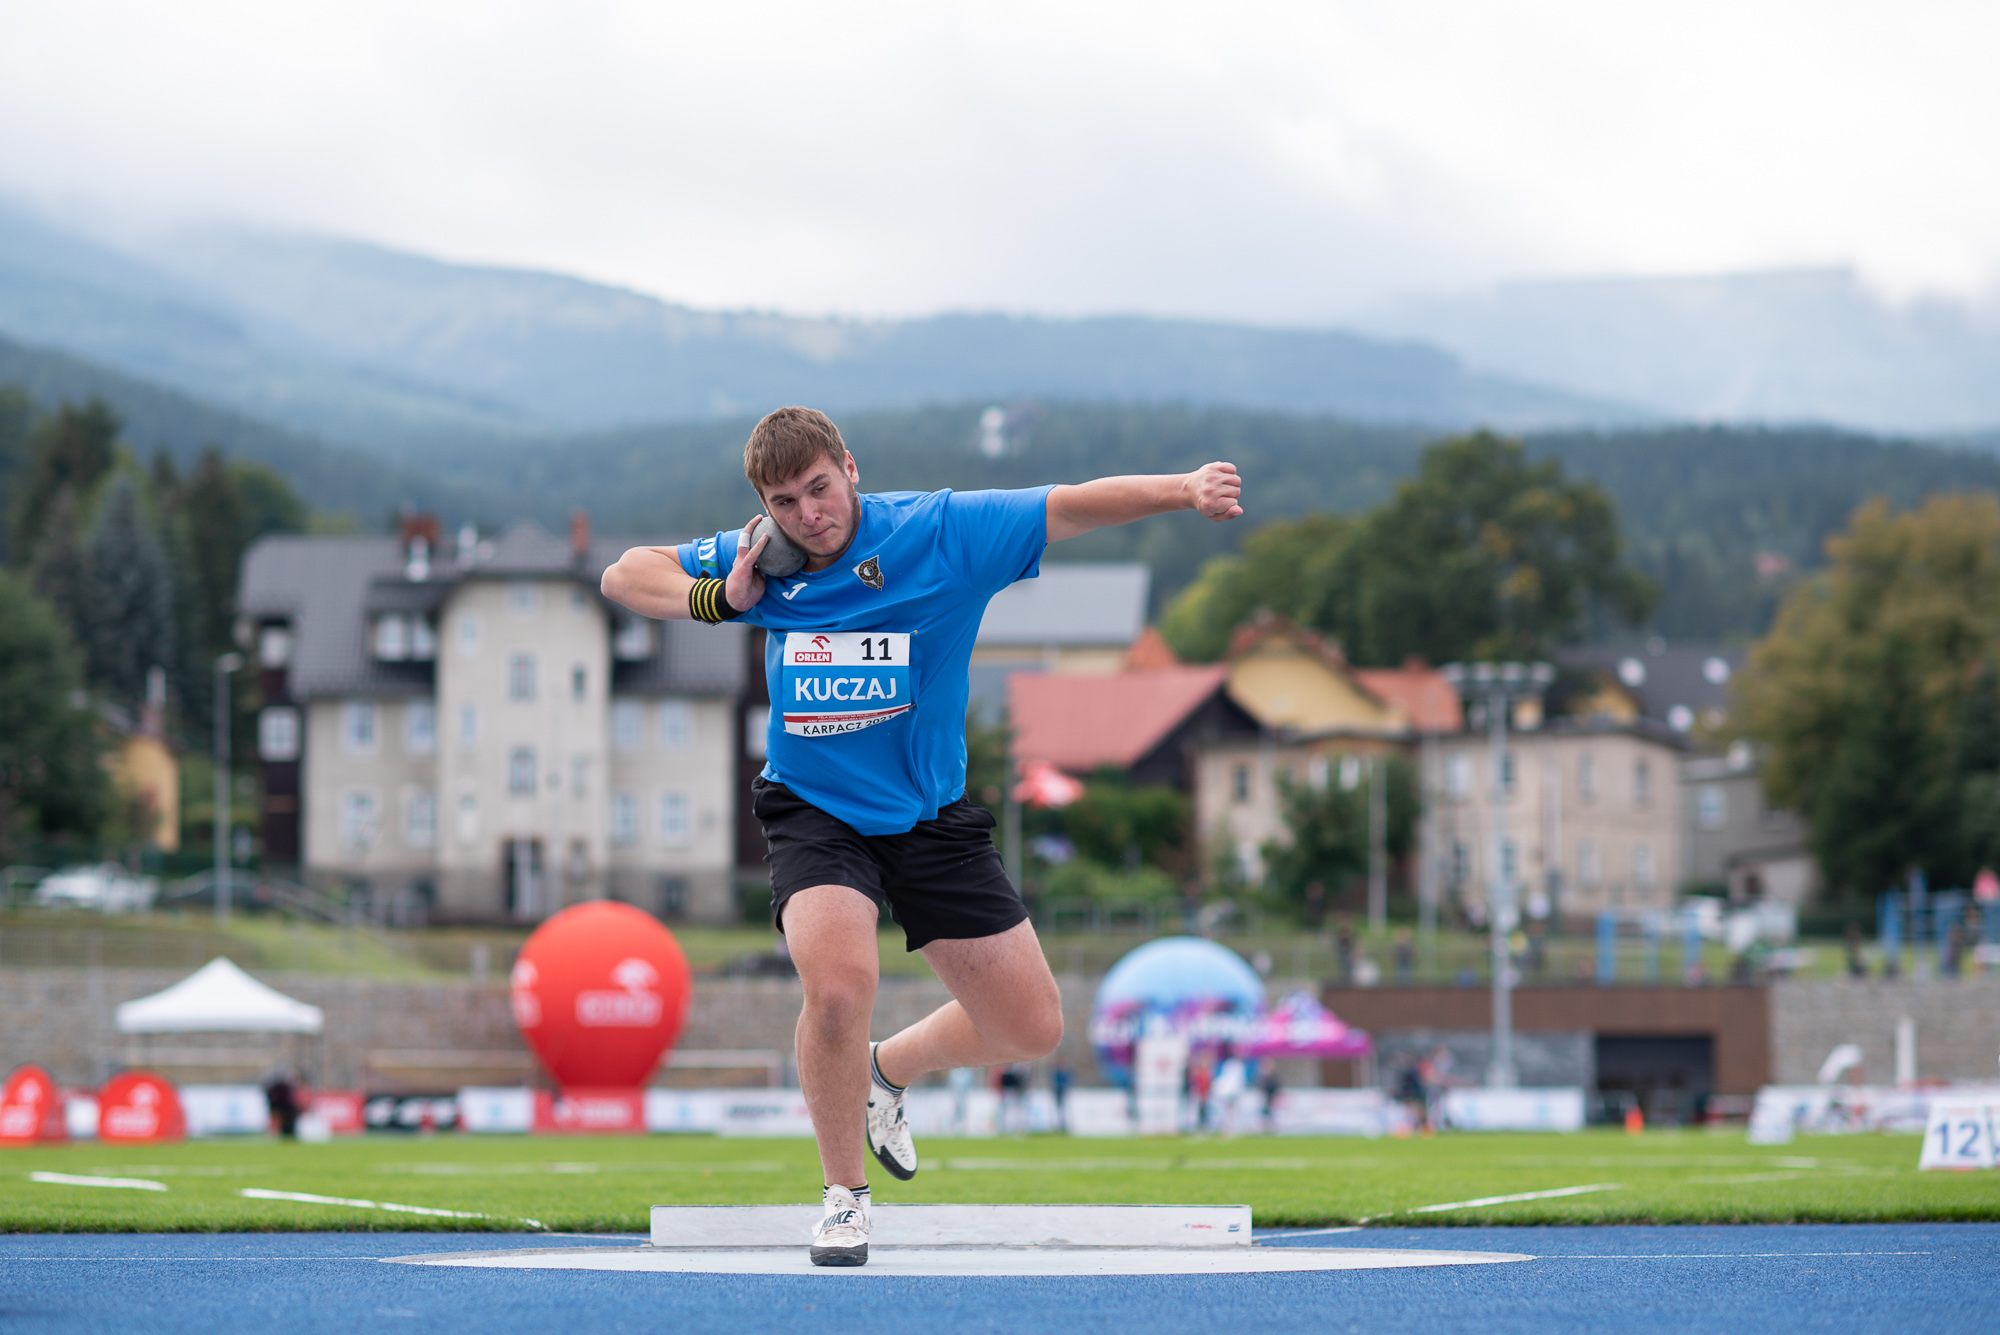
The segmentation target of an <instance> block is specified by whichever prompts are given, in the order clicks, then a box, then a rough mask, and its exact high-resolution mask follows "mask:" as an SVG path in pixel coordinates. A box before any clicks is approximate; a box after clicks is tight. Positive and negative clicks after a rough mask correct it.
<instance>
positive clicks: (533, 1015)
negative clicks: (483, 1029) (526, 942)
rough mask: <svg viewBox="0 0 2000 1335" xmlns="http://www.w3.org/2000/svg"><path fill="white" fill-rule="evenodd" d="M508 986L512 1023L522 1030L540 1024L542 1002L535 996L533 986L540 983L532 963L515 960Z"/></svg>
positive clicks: (539, 976) (538, 975)
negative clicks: (512, 1015) (511, 1007)
mask: <svg viewBox="0 0 2000 1335" xmlns="http://www.w3.org/2000/svg"><path fill="white" fill-rule="evenodd" d="M507 981H508V983H509V985H510V991H509V996H508V999H509V1000H510V1001H511V1002H512V1003H513V1006H514V1023H515V1024H516V1025H517V1026H519V1027H520V1028H522V1029H533V1028H534V1027H535V1026H536V1025H538V1024H540V1023H541V1022H542V1001H541V998H540V997H537V996H536V995H535V991H534V988H535V984H536V983H538V982H540V981H541V975H540V974H539V973H538V972H536V970H535V966H534V964H533V962H531V961H529V960H517V961H515V964H514V972H513V973H512V974H510V975H508V979H507Z"/></svg>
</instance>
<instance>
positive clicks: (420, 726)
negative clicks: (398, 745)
mask: <svg viewBox="0 0 2000 1335" xmlns="http://www.w3.org/2000/svg"><path fill="white" fill-rule="evenodd" d="M437 720H438V711H437V705H436V704H434V703H433V702H431V701H429V700H412V701H411V702H410V703H409V704H407V705H404V706H403V749H404V750H405V751H407V752H409V753H410V754H411V755H413V756H427V755H429V754H430V753H431V752H433V751H435V750H437Z"/></svg>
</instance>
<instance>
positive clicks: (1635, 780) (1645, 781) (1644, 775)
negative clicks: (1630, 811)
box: [1632, 760, 1653, 807]
mask: <svg viewBox="0 0 2000 1335" xmlns="http://www.w3.org/2000/svg"><path fill="white" fill-rule="evenodd" d="M1652 800H1653V767H1652V765H1651V764H1650V763H1648V762H1647V761H1644V760H1635V761H1633V762H1632V804H1633V805H1634V806H1641V807H1643V806H1645V805H1646V804H1647V803H1648V802H1650V801H1652Z"/></svg>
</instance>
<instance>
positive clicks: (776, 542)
mask: <svg viewBox="0 0 2000 1335" xmlns="http://www.w3.org/2000/svg"><path fill="white" fill-rule="evenodd" d="M767 527H768V528H769V529H770V533H771V541H770V542H769V543H767V544H765V547H764V550H763V553H762V554H761V555H759V556H758V558H757V568H758V569H759V570H761V571H763V572H764V576H765V578H767V579H784V578H785V577H786V576H788V575H796V574H798V573H799V568H800V567H801V566H803V565H805V563H806V554H805V553H804V552H802V551H800V550H799V549H798V548H797V547H795V546H793V545H792V540H791V539H790V538H788V537H786V536H785V530H783V529H781V528H779V527H778V526H777V525H776V524H774V523H772V522H771V517H770V516H769V515H758V516H757V517H756V518H755V519H753V520H751V521H750V524H749V527H747V528H745V529H744V530H743V541H744V542H746V543H749V544H750V545H751V546H755V545H756V543H757V539H758V538H759V537H760V536H762V534H763V533H764V531H765V529H766V528H767Z"/></svg>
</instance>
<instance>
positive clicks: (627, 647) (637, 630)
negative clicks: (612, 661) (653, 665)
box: [611, 616, 653, 663]
mask: <svg viewBox="0 0 2000 1335" xmlns="http://www.w3.org/2000/svg"><path fill="white" fill-rule="evenodd" d="M611 654H612V656H613V657H614V658H616V659H617V660H618V661H619V662H621V663H636V662H638V661H639V660H640V659H643V658H651V657H652V656H653V623H652V622H650V621H648V620H646V619H645V618H644V617H637V616H627V617H624V618H622V619H621V620H620V621H619V622H618V630H617V632H616V633H615V634H614V635H613V636H612V638H611Z"/></svg>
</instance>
